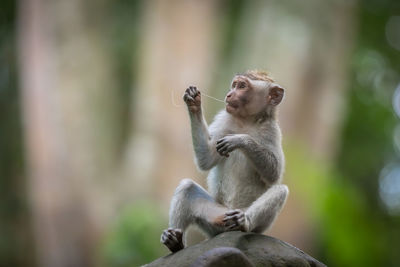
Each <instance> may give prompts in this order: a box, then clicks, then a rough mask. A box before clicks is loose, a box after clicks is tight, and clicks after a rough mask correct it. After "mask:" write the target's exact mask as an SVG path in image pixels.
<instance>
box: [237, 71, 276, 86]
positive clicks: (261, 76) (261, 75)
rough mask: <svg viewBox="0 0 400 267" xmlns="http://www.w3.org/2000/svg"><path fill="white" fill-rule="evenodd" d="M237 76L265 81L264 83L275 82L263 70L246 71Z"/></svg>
mask: <svg viewBox="0 0 400 267" xmlns="http://www.w3.org/2000/svg"><path fill="white" fill-rule="evenodd" d="M237 75H240V76H246V77H248V78H250V79H252V80H259V81H266V82H271V83H273V82H275V80H274V78H272V77H271V76H270V74H269V73H268V72H267V71H264V70H248V71H246V72H244V73H238V74H237Z"/></svg>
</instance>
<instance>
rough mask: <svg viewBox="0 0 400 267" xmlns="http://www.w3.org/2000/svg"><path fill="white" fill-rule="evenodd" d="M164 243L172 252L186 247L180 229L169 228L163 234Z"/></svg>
mask: <svg viewBox="0 0 400 267" xmlns="http://www.w3.org/2000/svg"><path fill="white" fill-rule="evenodd" d="M161 243H163V244H164V245H165V246H166V247H167V248H168V249H169V250H170V251H171V252H177V251H179V250H181V249H183V248H184V245H183V242H182V231H181V230H180V229H172V228H168V229H166V230H164V231H163V233H162V234H161Z"/></svg>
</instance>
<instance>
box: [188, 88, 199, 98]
mask: <svg viewBox="0 0 400 267" xmlns="http://www.w3.org/2000/svg"><path fill="white" fill-rule="evenodd" d="M197 95H198V90H197V88H196V87H194V86H192V87H190V96H191V97H193V98H195V97H196V96H197Z"/></svg>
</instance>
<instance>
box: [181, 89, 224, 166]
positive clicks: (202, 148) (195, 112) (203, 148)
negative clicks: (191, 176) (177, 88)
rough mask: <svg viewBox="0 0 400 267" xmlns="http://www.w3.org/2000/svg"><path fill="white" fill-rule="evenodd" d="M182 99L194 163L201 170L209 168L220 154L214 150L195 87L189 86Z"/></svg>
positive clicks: (214, 163)
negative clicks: (188, 121)
mask: <svg viewBox="0 0 400 267" xmlns="http://www.w3.org/2000/svg"><path fill="white" fill-rule="evenodd" d="M183 99H184V101H185V102H186V104H187V106H188V110H189V116H190V124H191V129H192V141H193V148H194V153H195V157H196V164H197V166H198V167H199V169H201V170H204V171H206V170H209V169H211V168H212V167H214V166H215V165H216V164H217V163H218V161H219V159H220V158H221V156H220V155H219V154H218V153H217V151H216V148H215V145H214V143H215V141H213V140H212V138H211V136H210V133H209V131H208V126H207V123H206V121H205V119H204V117H203V112H202V109H201V96H200V92H199V91H198V90H197V88H196V87H194V86H190V87H189V88H188V89H186V91H185V94H184V95H183Z"/></svg>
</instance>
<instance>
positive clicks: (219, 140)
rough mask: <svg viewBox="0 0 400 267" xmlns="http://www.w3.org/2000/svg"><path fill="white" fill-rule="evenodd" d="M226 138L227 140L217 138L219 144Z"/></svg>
mask: <svg viewBox="0 0 400 267" xmlns="http://www.w3.org/2000/svg"><path fill="white" fill-rule="evenodd" d="M224 140H225V138H221V139H218V140H217V144H219V143H221V142H223V141H224Z"/></svg>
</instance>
